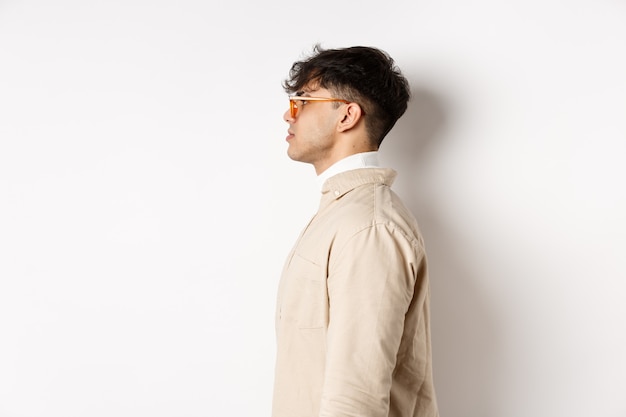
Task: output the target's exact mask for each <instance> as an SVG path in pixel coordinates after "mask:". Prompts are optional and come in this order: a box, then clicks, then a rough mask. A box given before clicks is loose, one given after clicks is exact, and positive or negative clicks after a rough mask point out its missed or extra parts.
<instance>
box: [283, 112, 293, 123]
mask: <svg viewBox="0 0 626 417" xmlns="http://www.w3.org/2000/svg"><path fill="white" fill-rule="evenodd" d="M283 120H284V121H285V122H287V123H291V122H293V121H294V120H295V119H294V118H293V117H291V110H290V109H287V111H286V112H285V114H283Z"/></svg>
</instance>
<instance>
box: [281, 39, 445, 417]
mask: <svg viewBox="0 0 626 417" xmlns="http://www.w3.org/2000/svg"><path fill="white" fill-rule="evenodd" d="M284 88H285V90H286V91H287V92H288V93H289V94H290V95H291V96H290V97H289V109H288V110H287V111H286V112H285V114H284V120H285V121H286V122H287V123H288V125H289V127H288V136H287V142H288V150H287V154H288V155H289V157H290V158H291V159H293V160H295V161H300V162H306V163H309V164H311V165H313V167H314V168H315V171H316V173H317V175H318V179H319V184H320V188H321V201H320V205H319V210H318V212H317V213H316V214H315V215H314V216H313V218H312V219H311V221H310V222H309V224H308V225H307V226H306V227H305V228H304V230H303V231H302V233H301V234H300V237H299V238H298V240H297V242H296V243H295V246H294V248H293V249H292V251H291V253H290V254H289V255H288V257H287V260H286V262H285V266H284V269H283V273H282V276H281V280H280V284H279V288H278V297H277V309H276V331H277V357H276V374H275V385H274V400H273V413H272V416H273V417H340V416H341V417H344V416H345V417H347V416H354V417H356V416H358V417H436V416H438V410H437V402H436V397H435V391H434V385H433V379H432V367H431V340H430V311H429V300H430V296H429V283H428V274H427V267H426V254H425V249H424V242H423V239H422V236H421V234H420V232H419V229H418V227H417V223H416V221H415V219H414V217H413V215H412V214H411V213H410V211H409V210H408V209H407V208H406V207H405V206H404V204H403V203H402V201H401V200H400V198H399V197H398V196H397V195H396V194H395V193H394V192H393V191H392V190H391V184H392V182H393V180H394V178H395V176H396V173H395V171H393V170H391V169H387V168H382V167H379V165H378V157H377V151H378V149H379V146H380V144H381V142H382V140H383V138H384V137H385V136H386V135H387V133H389V131H390V130H391V129H392V127H393V126H394V124H395V123H396V121H397V120H398V119H399V118H400V117H401V116H402V115H403V114H404V112H405V111H406V108H407V103H408V100H409V97H410V92H409V85H408V82H407V80H406V78H405V77H404V76H403V75H402V74H401V72H400V70H399V69H398V68H397V67H396V65H395V63H394V61H393V60H392V59H391V58H390V57H389V55H388V54H387V53H385V52H384V51H381V50H380V49H377V48H371V47H361V46H358V47H350V48H343V49H329V50H324V49H322V48H320V47H319V46H317V47H316V48H315V49H314V52H313V54H312V56H310V57H308V58H307V59H304V60H302V61H298V62H295V63H294V64H293V66H292V68H291V71H290V73H289V77H288V79H287V80H286V81H285V82H284Z"/></svg>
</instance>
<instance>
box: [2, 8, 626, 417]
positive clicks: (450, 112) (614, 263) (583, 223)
mask: <svg viewBox="0 0 626 417" xmlns="http://www.w3.org/2000/svg"><path fill="white" fill-rule="evenodd" d="M624 41H626V5H625V3H624V2H623V1H617V0H612V1H609V0H574V1H565V0H541V1H539V0H524V1H522V0H515V1H508V2H500V1H496V0H478V1H473V2H467V1H463V0H445V1H435V0H424V1H390V2H385V3H384V4H383V3H367V2H365V3H364V2H361V1H358V2H357V1H347V2H335V1H329V0H321V1H318V2H315V3H311V2H291V3H289V2H277V1H269V2H268V1H266V2H255V1H251V0H249V1H245V2H229V3H226V2H203V1H199V0H178V1H163V0H157V1H150V2H149V1H146V0H144V1H141V0H126V1H120V0H117V1H111V0H107V1H104V0H102V1H89V2H85V1H79V0H73V1H72V0H60V1H56V2H46V1H42V0H31V1H26V0H24V1H19V0H5V1H1V2H0V416H2V417H18V416H19V417H35V416H36V417H51V416H63V417H73V416H80V417H83V416H92V417H98V416H133V417H134V416H155V417H156V416H158V417H160V416H226V415H228V416H256V415H258V416H267V415H269V413H270V408H271V391H272V378H273V375H272V370H273V357H274V333H273V331H274V328H273V311H274V299H275V298H274V297H275V290H276V285H277V281H278V276H279V274H280V269H281V267H282V262H283V260H284V258H285V256H286V254H287V251H288V250H289V248H290V247H291V245H292V243H293V241H294V239H295V238H296V236H297V234H298V233H299V231H300V229H301V228H302V227H303V226H304V224H305V223H306V221H307V220H308V219H309V217H310V216H311V215H312V214H313V213H314V212H315V209H316V207H317V202H318V191H317V188H316V184H315V178H314V171H313V169H312V168H311V167H310V166H307V165H302V164H298V163H295V162H292V161H290V160H289V159H288V158H287V156H286V154H285V150H286V144H285V142H284V137H285V136H286V124H285V123H284V122H283V121H282V114H283V112H284V111H285V109H286V105H287V101H286V97H285V94H284V93H283V92H282V90H281V87H280V83H281V81H282V79H283V78H284V77H285V76H286V74H287V71H288V69H289V67H290V66H291V63H292V62H293V61H294V60H296V59H298V58H300V57H302V56H303V55H304V54H306V53H307V52H308V51H309V50H310V49H311V47H312V45H313V44H314V43H316V42H321V43H322V45H323V46H326V47H342V46H350V45H357V44H360V45H372V46H378V47H381V48H383V49H385V50H387V51H388V52H389V53H390V54H391V55H392V56H393V57H394V58H395V59H396V61H397V63H398V64H399V65H400V66H401V68H402V69H403V70H404V72H405V73H406V75H407V77H408V78H409V80H410V81H411V83H412V86H413V91H414V100H413V101H412V103H411V106H410V108H409V110H408V111H407V114H406V116H405V117H404V118H403V119H402V120H401V121H400V122H399V123H398V125H397V127H396V129H395V130H394V131H393V132H392V133H391V134H390V136H389V137H388V138H387V139H386V142H385V143H384V144H383V147H382V149H381V159H382V160H383V162H384V163H385V164H387V165H388V166H391V167H394V168H396V169H397V170H398V171H399V178H398V180H397V182H396V190H397V191H398V193H400V194H401V195H402V196H403V197H404V198H405V199H406V201H407V203H408V205H409V206H410V207H411V209H412V210H413V211H414V212H415V214H416V216H417V217H418V219H419V221H420V224H421V227H422V229H423V232H424V235H425V238H426V242H427V248H428V252H429V259H430V271H431V279H432V299H433V303H432V310H433V311H432V313H433V323H432V325H433V344H434V367H435V378H436V381H435V382H436V386H437V390H438V396H439V402H440V408H441V414H442V417H444V416H445V417H518V416H519V417H522V416H523V417H530V416H532V417H539V416H549V417H553V416H568V417H571V416H580V417H583V416H584V417H588V416H603V417H604V416H606V417H610V416H613V417H624V416H626V400H625V399H624V393H625V392H626V358H625V354H624V352H626V330H625V329H626V326H625V324H626V304H625V303H624V302H623V299H624V295H625V290H626V282H625V281H624V278H625V277H626V261H625V260H624V258H625V257H624V254H623V252H624V250H625V249H626V218H625V217H626V216H625V215H624V213H625V212H626V192H625V188H626V187H625V185H624V182H625V181H624V179H625V178H626V168H625V167H624V164H623V163H622V161H623V159H624V157H625V156H626V145H625V143H626V117H625V115H626V77H625V74H626V58H625V55H624Z"/></svg>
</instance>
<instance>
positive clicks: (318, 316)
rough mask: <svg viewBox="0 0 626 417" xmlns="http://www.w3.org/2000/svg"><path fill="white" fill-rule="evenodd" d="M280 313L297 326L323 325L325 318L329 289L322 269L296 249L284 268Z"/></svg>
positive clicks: (326, 316)
mask: <svg viewBox="0 0 626 417" xmlns="http://www.w3.org/2000/svg"><path fill="white" fill-rule="evenodd" d="M285 278H287V280H286V284H287V286H286V288H285V292H284V293H283V302H282V304H283V308H282V315H283V318H284V319H287V320H290V321H293V322H295V324H296V325H297V327H298V328H300V329H317V328H321V327H325V326H326V324H327V318H328V292H327V289H326V276H325V272H324V269H323V268H322V267H321V266H320V265H317V264H316V263H314V262H312V261H309V260H308V259H305V258H303V257H302V256H300V255H298V254H297V253H296V254H295V255H294V256H293V258H292V259H291V263H290V265H289V267H288V268H287V271H286V276H285Z"/></svg>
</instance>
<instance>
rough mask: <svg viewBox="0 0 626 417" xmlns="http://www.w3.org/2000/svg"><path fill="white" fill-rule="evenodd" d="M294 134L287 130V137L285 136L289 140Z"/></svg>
mask: <svg viewBox="0 0 626 417" xmlns="http://www.w3.org/2000/svg"><path fill="white" fill-rule="evenodd" d="M294 136H295V135H294V134H293V132H291V131H287V137H286V138H285V139H286V140H287V141H290V140H291V139H293V138H294Z"/></svg>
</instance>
